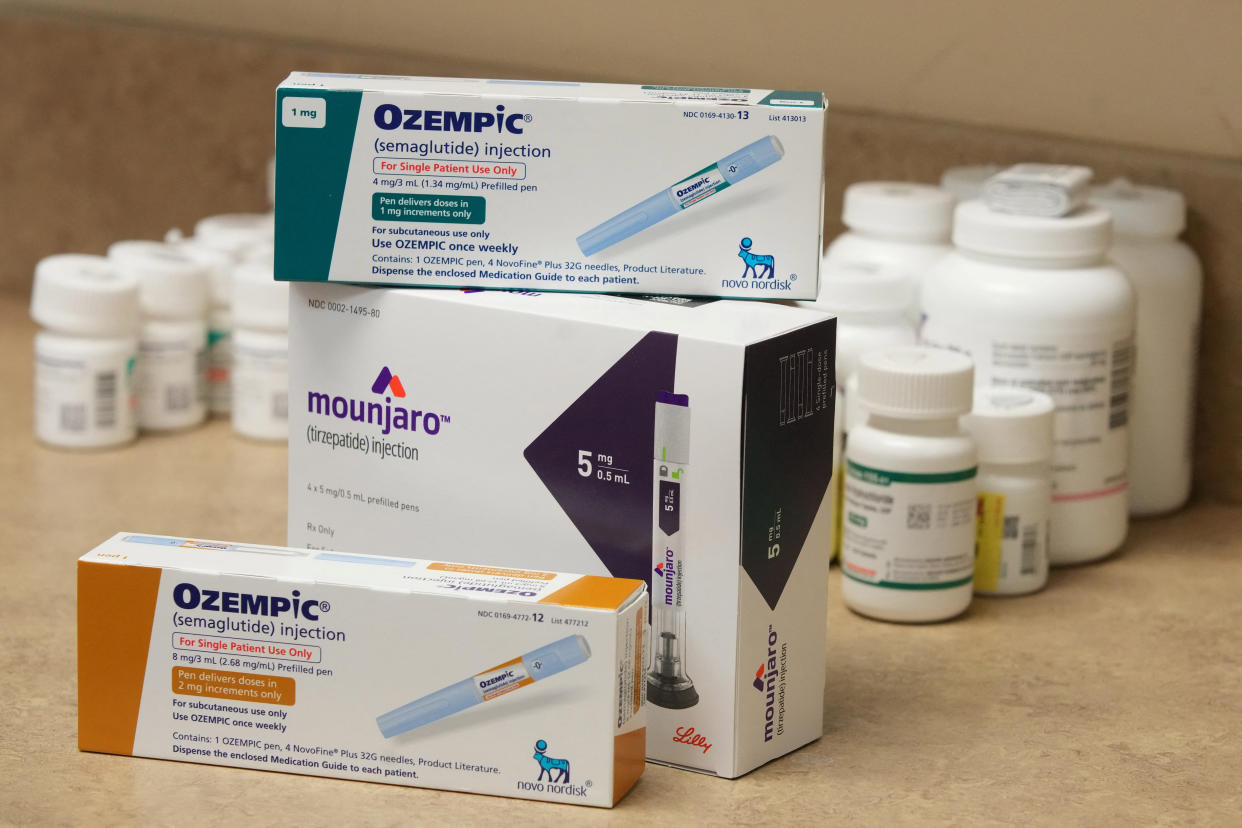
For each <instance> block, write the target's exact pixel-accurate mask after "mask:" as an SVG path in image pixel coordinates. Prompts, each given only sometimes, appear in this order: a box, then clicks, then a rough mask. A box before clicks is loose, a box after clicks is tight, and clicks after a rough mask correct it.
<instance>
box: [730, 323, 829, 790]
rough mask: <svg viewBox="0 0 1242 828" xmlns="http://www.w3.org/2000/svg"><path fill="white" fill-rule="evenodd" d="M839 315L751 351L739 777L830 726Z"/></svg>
mask: <svg viewBox="0 0 1242 828" xmlns="http://www.w3.org/2000/svg"><path fill="white" fill-rule="evenodd" d="M835 345H836V320H835V319H827V320H824V321H822V322H818V323H815V324H812V325H809V326H807V327H804V328H801V329H799V330H797V331H793V332H790V333H788V334H785V335H783V336H780V337H777V338H775V339H772V340H768V341H766V342H762V343H758V344H756V345H752V346H751V347H749V348H747V351H746V415H745V416H746V424H745V442H744V444H743V446H742V452H743V456H744V469H743V482H742V501H743V505H742V554H741V568H742V572H743V575H742V578H741V580H742V583H741V589H740V592H739V596H738V611H739V616H740V621H739V638H738V642H737V647H738V658H739V670H738V674H739V675H738V681H739V685H738V706H737V710H736V728H737V734H738V736H737V738H738V741H737V751H736V765H735V768H734V775H739V774H742V773H745V772H747V771H749V770H751V769H753V768H755V767H757V766H758V765H760V764H762V763H764V762H766V761H768V760H770V759H773V758H775V757H777V756H780V755H782V754H784V753H787V752H789V751H790V750H792V749H794V748H796V747H799V746H801V745H803V744H805V743H807V742H809V741H812V740H814V739H817V738H819V736H820V735H821V732H822V725H823V688H824V655H825V652H824V644H825V630H826V624H827V616H826V609H827V580H828V559H829V544H828V540H829V526H828V523H829V520H828V511H829V510H828V509H827V508H824V494H825V492H826V491H827V487H828V483H829V480H830V479H831V476H832V431H833V416H834V404H835V393H836V388H835V381H834V362H835Z"/></svg>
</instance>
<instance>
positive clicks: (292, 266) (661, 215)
mask: <svg viewBox="0 0 1242 828" xmlns="http://www.w3.org/2000/svg"><path fill="white" fill-rule="evenodd" d="M824 113H825V102H824V97H823V94H822V93H819V92H790V91H781V90H768V89H720V88H697V87H668V86H628V85H620V84H580V83H543V82H522V81H500V80H469V79H454V78H415V77H384V76H377V75H334V74H319V73H313V72H295V73H293V74H292V75H290V76H289V78H288V79H287V80H285V82H284V83H282V84H281V85H280V87H279V88H278V89H277V91H276V203H277V204H278V205H279V209H278V210H277V215H276V277H277V278H278V279H286V280H291V281H334V282H340V281H344V282H363V283H371V284H383V285H423V286H431V287H477V288H506V289H525V290H532V289H533V290H561V291H594V292H612V293H616V292H624V293H659V294H679V295H687V296H733V297H746V298H764V299H814V298H815V296H816V292H817V283H818V269H819V256H820V249H821V241H822V233H823V182H824V172H823V158H824Z"/></svg>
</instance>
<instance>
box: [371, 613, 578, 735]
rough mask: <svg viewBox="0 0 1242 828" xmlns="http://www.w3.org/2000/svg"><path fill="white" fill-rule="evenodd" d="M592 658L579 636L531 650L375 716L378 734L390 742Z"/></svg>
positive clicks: (571, 636)
mask: <svg viewBox="0 0 1242 828" xmlns="http://www.w3.org/2000/svg"><path fill="white" fill-rule="evenodd" d="M590 657H591V648H590V646H589V645H588V644H587V641H586V639H585V638H583V637H582V636H580V635H567V636H565V637H564V638H561V639H558V640H557V641H553V642H552V643H551V644H545V645H544V646H542V647H539V648H537V649H534V650H531V651H530V652H529V653H526V654H525V655H520V656H518V657H517V658H514V659H511V660H509V661H506V662H504V663H503V664H497V665H496V666H495V667H493V668H491V669H490V670H484V671H483V672H481V673H476V674H475V675H473V676H471V677H470V678H466V679H462V680H461V681H459V682H456V683H455V684H450V685H449V686H447V687H443V688H441V689H439V690H437V691H435V692H434V693H429V694H427V695H426V696H423V697H422V698H420V699H415V700H414V701H412V702H409V703H408V704H403V705H401V706H400V707H398V708H396V709H394V710H390V711H388V712H387V713H384V714H383V715H381V716H379V717H377V718H376V719H375V723H376V724H378V725H379V729H380V733H382V734H384V738H385V739H391V738H392V737H394V736H399V735H401V734H402V733H408V732H409V731H411V730H415V729H417V728H420V727H422V726H423V725H428V724H431V723H432V722H438V721H439V720H440V719H443V718H445V717H447V716H452V715H453V714H454V713H460V712H461V711H463V710H466V709H467V708H470V707H474V706H475V705H476V704H482V703H483V702H486V701H491V700H492V699H496V698H499V697H500V696H503V695H506V694H508V693H512V692H513V691H514V690H520V689H521V688H523V687H526V686H527V685H529V684H534V683H535V682H537V681H540V680H541V679H546V678H548V677H549V676H554V675H556V674H557V673H561V672H564V671H565V670H568V669H570V668H571V667H577V666H578V665H579V664H583V663H585V662H586V660H587V659H589V658H590Z"/></svg>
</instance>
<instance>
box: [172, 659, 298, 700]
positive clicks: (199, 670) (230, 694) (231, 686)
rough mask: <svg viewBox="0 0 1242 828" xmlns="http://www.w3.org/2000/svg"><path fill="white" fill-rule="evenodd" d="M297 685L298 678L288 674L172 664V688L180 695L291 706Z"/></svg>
mask: <svg viewBox="0 0 1242 828" xmlns="http://www.w3.org/2000/svg"><path fill="white" fill-rule="evenodd" d="M295 689H296V682H295V681H294V680H293V679H291V678H288V677H286V676H268V675H264V674H262V673H234V672H231V671H229V670H213V669H211V668H209V667H174V668H172V691H173V692H174V693H176V694H177V695H179V696H206V697H207V698H212V699H229V700H230V701H245V702H263V703H264V704H280V705H285V706H291V705H292V704H293V701H294V695H295V692H294V691H295Z"/></svg>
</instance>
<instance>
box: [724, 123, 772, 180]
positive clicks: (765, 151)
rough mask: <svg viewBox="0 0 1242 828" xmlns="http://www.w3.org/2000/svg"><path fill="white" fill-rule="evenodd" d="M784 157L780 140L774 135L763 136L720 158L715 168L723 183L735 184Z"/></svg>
mask: <svg viewBox="0 0 1242 828" xmlns="http://www.w3.org/2000/svg"><path fill="white" fill-rule="evenodd" d="M784 157H785V148H784V147H783V146H781V142H780V140H779V139H778V138H777V137H776V136H775V135H765V136H764V137H762V138H760V139H759V140H758V141H754V142H752V143H749V144H747V145H746V146H744V147H742V148H741V149H740V150H738V151H737V152H733V153H730V154H728V155H726V156H725V157H724V158H721V159H720V160H719V161H718V162H716V167H717V168H718V169H719V170H720V174H721V175H723V176H724V178H725V181H728V182H729V183H730V184H736V183H737V182H739V181H741V180H742V179H743V178H746V177H748V176H751V175H754V174H755V173H757V172H759V171H760V170H762V169H765V168H767V167H770V166H772V165H773V164H775V163H776V162H777V161H780V160H781V159H782V158H784Z"/></svg>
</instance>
